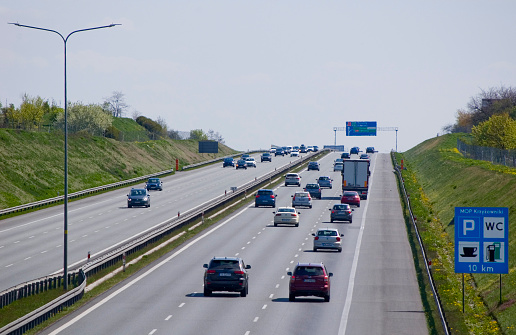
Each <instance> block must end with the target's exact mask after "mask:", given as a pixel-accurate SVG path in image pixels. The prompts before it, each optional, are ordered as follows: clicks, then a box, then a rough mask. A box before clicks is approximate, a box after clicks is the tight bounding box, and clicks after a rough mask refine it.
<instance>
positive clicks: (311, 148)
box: [306, 146, 314, 152]
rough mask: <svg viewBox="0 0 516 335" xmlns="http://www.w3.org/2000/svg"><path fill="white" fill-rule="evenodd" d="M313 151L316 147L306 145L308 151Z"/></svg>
mask: <svg viewBox="0 0 516 335" xmlns="http://www.w3.org/2000/svg"><path fill="white" fill-rule="evenodd" d="M311 151H314V147H310V146H308V147H306V152H311Z"/></svg>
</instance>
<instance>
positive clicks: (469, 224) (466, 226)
mask: <svg viewBox="0 0 516 335" xmlns="http://www.w3.org/2000/svg"><path fill="white" fill-rule="evenodd" d="M474 230H475V220H463V221H462V234H463V235H467V234H468V231H474Z"/></svg>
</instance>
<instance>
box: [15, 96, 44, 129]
mask: <svg viewBox="0 0 516 335" xmlns="http://www.w3.org/2000/svg"><path fill="white" fill-rule="evenodd" d="M44 103H45V101H44V100H43V99H42V98H41V97H39V96H38V97H36V98H32V97H30V96H29V95H27V94H24V95H23V97H22V103H21V105H20V111H19V118H20V123H21V125H22V127H23V128H24V129H27V130H31V129H33V128H34V127H39V126H40V125H41V121H42V120H43V116H44V115H45V106H44Z"/></svg>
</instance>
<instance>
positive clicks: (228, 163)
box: [222, 157, 235, 167]
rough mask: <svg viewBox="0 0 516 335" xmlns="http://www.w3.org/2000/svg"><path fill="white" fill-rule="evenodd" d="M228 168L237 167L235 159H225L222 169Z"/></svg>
mask: <svg viewBox="0 0 516 335" xmlns="http://www.w3.org/2000/svg"><path fill="white" fill-rule="evenodd" d="M226 166H231V167H235V160H234V159H233V157H226V158H224V161H223V162H222V167H226Z"/></svg>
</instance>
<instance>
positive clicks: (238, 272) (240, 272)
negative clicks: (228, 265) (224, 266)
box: [235, 271, 244, 275]
mask: <svg viewBox="0 0 516 335" xmlns="http://www.w3.org/2000/svg"><path fill="white" fill-rule="evenodd" d="M235 274H237V275H243V274H244V271H235Z"/></svg>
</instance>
